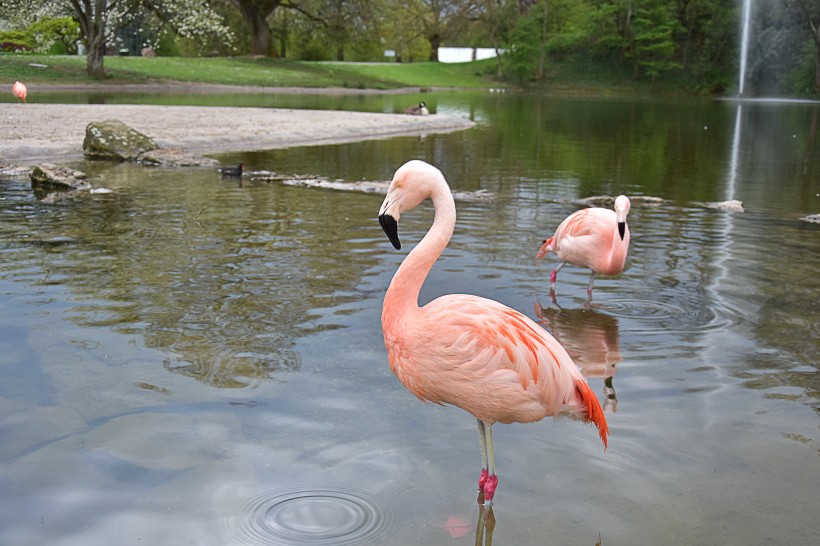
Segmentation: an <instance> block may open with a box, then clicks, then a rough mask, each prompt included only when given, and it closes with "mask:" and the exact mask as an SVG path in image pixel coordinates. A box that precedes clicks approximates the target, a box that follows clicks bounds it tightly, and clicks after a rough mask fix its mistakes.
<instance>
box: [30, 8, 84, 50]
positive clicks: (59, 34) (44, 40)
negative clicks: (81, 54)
mask: <svg viewBox="0 0 820 546" xmlns="http://www.w3.org/2000/svg"><path fill="white" fill-rule="evenodd" d="M27 32H28V33H29V34H30V35H31V36H32V37H33V38H34V40H35V49H36V50H37V51H38V52H40V53H57V52H62V53H71V54H75V53H77V40H79V39H80V25H79V23H77V21H75V20H74V18H72V17H56V18H54V19H41V20H40V21H37V22H36V23H34V24H33V25H31V26H30V27H28V30H27Z"/></svg>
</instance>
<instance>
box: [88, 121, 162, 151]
mask: <svg viewBox="0 0 820 546" xmlns="http://www.w3.org/2000/svg"><path fill="white" fill-rule="evenodd" d="M156 149H157V144H156V143H155V142H154V141H153V140H152V139H151V138H149V137H147V136H145V135H143V134H142V133H140V132H139V131H136V130H134V129H132V128H130V127H128V126H127V125H126V124H124V123H123V122H121V121H118V120H115V119H111V120H106V121H92V122H91V123H89V124H88V125H87V126H86V128H85V140H84V141H83V152H84V153H85V157H86V159H101V160H113V161H133V160H135V159H136V158H137V157H138V156H139V155H140V154H142V153H145V152H147V151H149V150H156Z"/></svg>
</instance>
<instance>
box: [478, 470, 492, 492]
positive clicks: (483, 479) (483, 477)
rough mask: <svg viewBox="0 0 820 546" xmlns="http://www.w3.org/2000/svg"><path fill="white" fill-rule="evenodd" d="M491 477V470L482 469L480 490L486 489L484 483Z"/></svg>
mask: <svg viewBox="0 0 820 546" xmlns="http://www.w3.org/2000/svg"><path fill="white" fill-rule="evenodd" d="M489 477H490V472H489V471H488V470H487V469H486V468H482V469H481V476H479V478H478V490H479V491H484V484H485V483H487V478H489Z"/></svg>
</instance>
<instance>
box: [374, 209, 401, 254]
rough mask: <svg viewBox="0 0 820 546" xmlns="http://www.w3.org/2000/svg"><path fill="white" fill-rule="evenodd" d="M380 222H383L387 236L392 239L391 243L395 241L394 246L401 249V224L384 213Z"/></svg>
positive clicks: (380, 217)
mask: <svg viewBox="0 0 820 546" xmlns="http://www.w3.org/2000/svg"><path fill="white" fill-rule="evenodd" d="M379 224H381V226H382V229H383V230H384V232H385V233H386V234H387V238H388V239H390V242H391V243H393V248H395V249H396V250H399V249H401V241H399V224H398V222H396V219H395V218H393V217H392V216H390V215H389V214H382V215H381V216H379Z"/></svg>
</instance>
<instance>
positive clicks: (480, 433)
mask: <svg viewBox="0 0 820 546" xmlns="http://www.w3.org/2000/svg"><path fill="white" fill-rule="evenodd" d="M476 421H478V445H479V447H480V448H481V476H479V478H478V492H479V493H480V494H481V495H482V496H483V495H484V484H485V483H486V482H487V478H489V477H490V471H489V467H488V463H487V442H486V441H485V439H484V423H483V422H482V421H481V420H479V419H476Z"/></svg>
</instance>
